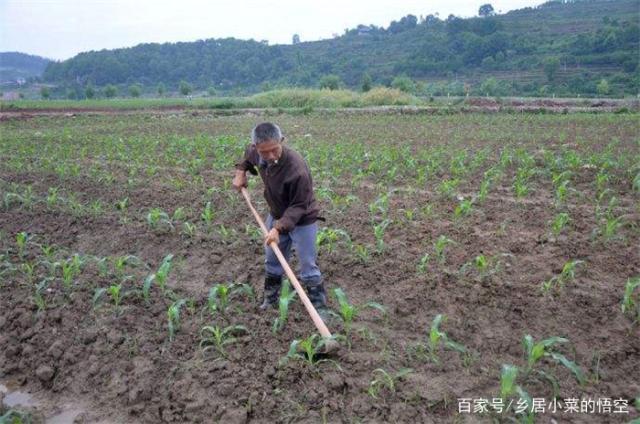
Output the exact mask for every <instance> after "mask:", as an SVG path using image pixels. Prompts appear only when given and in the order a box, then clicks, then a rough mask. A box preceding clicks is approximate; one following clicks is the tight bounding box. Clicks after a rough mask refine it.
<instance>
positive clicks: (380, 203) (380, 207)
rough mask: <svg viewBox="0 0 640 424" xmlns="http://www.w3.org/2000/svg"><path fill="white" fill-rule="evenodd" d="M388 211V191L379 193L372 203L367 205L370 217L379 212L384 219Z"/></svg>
mask: <svg viewBox="0 0 640 424" xmlns="http://www.w3.org/2000/svg"><path fill="white" fill-rule="evenodd" d="M388 212H389V193H386V194H383V195H381V196H380V197H378V198H377V199H376V200H375V201H374V202H373V203H371V204H370V205H369V214H370V215H371V217H372V218H374V217H376V216H377V215H378V214H379V215H380V216H381V217H382V219H383V220H384V219H386V218H387V214H388Z"/></svg>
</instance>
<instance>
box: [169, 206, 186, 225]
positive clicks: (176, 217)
mask: <svg viewBox="0 0 640 424" xmlns="http://www.w3.org/2000/svg"><path fill="white" fill-rule="evenodd" d="M185 216H186V214H185V212H184V208H183V207H180V208H177V209H176V210H175V211H173V216H172V217H171V221H173V222H177V221H182V220H184V218H185Z"/></svg>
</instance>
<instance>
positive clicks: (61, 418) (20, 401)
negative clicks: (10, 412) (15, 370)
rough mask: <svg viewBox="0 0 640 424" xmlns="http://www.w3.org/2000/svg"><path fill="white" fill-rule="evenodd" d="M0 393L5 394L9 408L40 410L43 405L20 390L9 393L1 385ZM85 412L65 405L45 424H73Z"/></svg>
mask: <svg viewBox="0 0 640 424" xmlns="http://www.w3.org/2000/svg"><path fill="white" fill-rule="evenodd" d="M0 393H3V394H4V399H3V401H2V403H3V404H4V405H5V406H7V407H8V408H15V407H18V406H20V407H27V408H38V407H39V406H40V407H41V406H42V405H39V403H38V402H37V401H36V400H35V399H34V398H33V395H31V394H29V393H26V392H21V391H19V390H14V391H9V388H8V387H7V386H6V385H4V384H1V383H0ZM83 412H84V410H83V409H80V408H77V407H74V406H73V405H64V406H63V409H62V412H60V413H58V414H56V415H52V416H49V417H47V418H45V421H44V422H45V424H73V420H74V419H75V418H76V417H77V416H78V415H80V414H82V413H83Z"/></svg>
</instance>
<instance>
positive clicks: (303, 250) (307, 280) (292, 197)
mask: <svg viewBox="0 0 640 424" xmlns="http://www.w3.org/2000/svg"><path fill="white" fill-rule="evenodd" d="M284 139H285V138H284V137H283V136H282V132H281V131H280V128H279V127H278V126H277V125H275V124H272V123H270V122H264V123H262V124H259V125H257V126H256V127H255V128H254V129H253V131H252V133H251V144H250V145H249V146H247V148H246V150H245V154H244V159H243V160H242V161H241V162H239V163H237V164H236V172H235V177H234V179H233V186H234V187H235V188H236V189H237V190H238V191H240V190H241V189H242V187H246V186H247V175H246V172H247V171H249V172H251V173H252V174H253V175H257V174H258V173H260V177H261V178H262V181H263V182H264V186H265V188H264V196H265V199H266V200H267V204H268V206H269V209H270V213H269V215H268V216H267V220H266V226H267V230H268V234H267V236H266V237H265V256H266V259H265V274H266V276H265V281H264V299H263V302H262V304H261V305H260V309H262V310H266V309H269V308H270V307H277V305H278V299H279V295H280V286H281V284H282V275H283V274H284V269H283V268H282V266H281V265H280V262H278V258H277V257H276V255H275V253H274V252H273V249H271V248H270V247H269V244H270V243H271V242H272V241H275V242H276V243H277V244H278V247H279V248H280V250H281V251H282V254H283V255H284V257H285V258H286V259H287V261H288V260H289V256H290V254H291V245H292V244H293V248H294V249H295V251H296V253H297V255H298V261H299V263H300V269H299V272H300V273H299V279H300V281H301V283H302V285H303V286H304V288H305V290H306V291H307V294H308V295H309V300H310V301H311V303H312V304H313V306H314V307H315V308H316V310H317V311H318V313H319V314H320V316H321V317H322V318H323V320H324V321H327V318H328V317H329V314H328V309H327V295H326V292H325V289H324V285H323V282H322V275H321V273H320V269H319V268H318V265H317V264H316V258H317V252H316V233H317V231H318V225H317V224H316V220H318V219H322V218H319V217H318V213H319V208H318V204H317V202H316V199H315V196H314V194H313V183H312V180H311V173H310V171H309V167H308V166H307V164H306V162H305V161H304V159H303V158H302V156H300V154H299V153H297V152H296V151H294V150H293V149H291V148H289V147H288V146H285V145H284V144H283V142H284Z"/></svg>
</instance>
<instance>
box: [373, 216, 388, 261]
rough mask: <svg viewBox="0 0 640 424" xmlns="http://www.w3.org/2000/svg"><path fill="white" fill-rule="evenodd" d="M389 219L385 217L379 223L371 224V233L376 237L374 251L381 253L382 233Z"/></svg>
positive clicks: (382, 244) (382, 248) (382, 249)
mask: <svg viewBox="0 0 640 424" xmlns="http://www.w3.org/2000/svg"><path fill="white" fill-rule="evenodd" d="M389 224H391V221H389V220H388V219H385V220H384V221H382V222H381V223H379V224H374V225H373V235H374V236H375V238H376V253H378V254H381V253H382V252H383V251H384V233H385V231H386V230H387V227H388V226H389Z"/></svg>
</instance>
